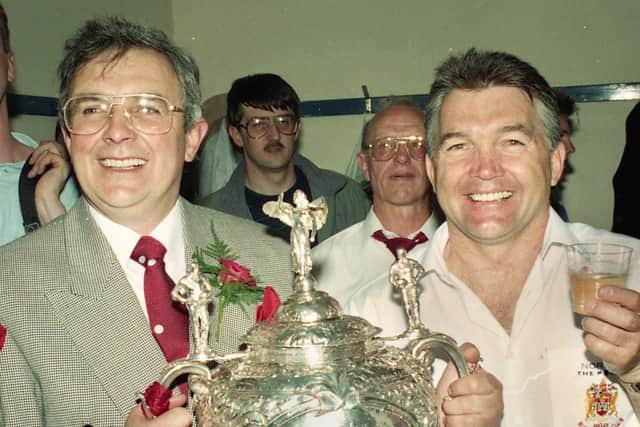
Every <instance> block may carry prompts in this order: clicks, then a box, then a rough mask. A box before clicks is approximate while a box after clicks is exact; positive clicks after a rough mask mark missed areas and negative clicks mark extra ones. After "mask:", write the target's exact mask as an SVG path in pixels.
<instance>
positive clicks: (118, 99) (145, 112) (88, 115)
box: [62, 93, 184, 135]
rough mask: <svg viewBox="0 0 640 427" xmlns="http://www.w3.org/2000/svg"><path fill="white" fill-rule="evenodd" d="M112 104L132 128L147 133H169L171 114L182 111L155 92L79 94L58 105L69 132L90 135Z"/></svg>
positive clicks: (107, 115)
mask: <svg viewBox="0 0 640 427" xmlns="http://www.w3.org/2000/svg"><path fill="white" fill-rule="evenodd" d="M114 105H121V106H122V108H123V110H124V115H125V116H126V117H127V119H128V120H129V123H131V126H133V128H134V129H136V130H138V131H140V132H142V133H146V134H149V135H160V134H163V133H167V132H169V129H171V125H172V123H173V114H171V113H174V112H175V113H184V109H182V108H179V107H176V106H175V105H171V104H169V101H168V100H167V99H165V98H163V97H161V96H157V95H150V94H145V93H141V94H133V95H79V96H73V97H71V98H69V99H68V100H67V102H65V103H64V105H63V106H62V117H63V119H64V124H65V125H66V126H67V129H69V132H71V133H72V134H76V135H91V134H94V133H96V132H98V131H99V130H100V129H102V128H103V127H104V125H105V124H106V123H107V121H109V119H110V118H111V116H112V115H113V112H112V109H113V106H114Z"/></svg>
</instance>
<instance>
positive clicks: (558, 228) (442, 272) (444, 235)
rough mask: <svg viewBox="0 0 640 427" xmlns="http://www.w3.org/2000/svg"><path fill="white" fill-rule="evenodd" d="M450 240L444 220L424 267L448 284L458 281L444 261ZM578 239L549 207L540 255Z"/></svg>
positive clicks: (427, 254) (426, 256)
mask: <svg viewBox="0 0 640 427" xmlns="http://www.w3.org/2000/svg"><path fill="white" fill-rule="evenodd" d="M448 241H449V228H448V226H447V222H446V221H445V222H443V223H442V224H441V225H440V227H438V229H437V230H436V232H435V234H434V235H433V238H432V239H431V241H430V245H429V248H428V249H427V252H426V254H425V259H424V264H423V266H424V268H425V270H426V272H427V273H428V274H429V273H432V272H434V273H437V274H438V275H439V276H440V278H441V279H442V281H443V282H445V283H448V284H454V283H456V279H455V278H454V276H453V275H452V274H451V273H450V272H449V270H448V269H447V264H446V263H445V261H444V256H443V254H444V248H445V246H446V244H447V242H448ZM577 242H578V239H577V238H576V236H575V235H574V234H573V233H572V232H571V231H570V230H569V227H568V224H567V223H566V222H564V221H563V220H562V218H560V216H558V214H557V213H556V212H555V211H554V210H553V209H552V208H549V220H548V221H547V228H546V229H545V233H544V240H543V242H542V248H541V251H540V257H541V258H542V259H543V260H544V258H545V257H546V256H547V254H548V253H549V249H551V248H552V247H555V246H566V245H571V244H573V243H577Z"/></svg>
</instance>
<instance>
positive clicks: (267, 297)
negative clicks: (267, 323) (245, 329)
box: [256, 286, 280, 323]
mask: <svg viewBox="0 0 640 427" xmlns="http://www.w3.org/2000/svg"><path fill="white" fill-rule="evenodd" d="M278 307H280V297H279V296H278V293H277V292H276V291H275V289H273V288H272V287H271V286H267V287H265V288H264V294H263V295H262V304H259V305H258V307H256V323H260V322H262V321H263V320H269V319H271V318H273V316H274V315H275V314H276V311H277V310H278Z"/></svg>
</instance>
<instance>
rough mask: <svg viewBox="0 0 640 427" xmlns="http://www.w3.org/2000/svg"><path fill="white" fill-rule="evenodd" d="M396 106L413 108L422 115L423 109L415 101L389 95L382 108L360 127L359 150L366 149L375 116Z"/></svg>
mask: <svg viewBox="0 0 640 427" xmlns="http://www.w3.org/2000/svg"><path fill="white" fill-rule="evenodd" d="M396 107H406V108H409V109H412V110H415V111H416V113H420V114H422V115H423V116H424V110H423V109H422V108H421V107H420V106H418V105H417V104H416V103H414V102H412V101H411V100H409V99H407V98H404V97H391V98H390V99H389V100H388V101H387V103H386V104H384V105H383V106H382V109H381V110H380V111H378V112H377V113H376V114H375V116H373V117H372V118H370V119H369V120H367V122H366V123H365V124H364V127H363V128H362V136H361V141H360V150H361V151H363V152H364V151H367V144H368V143H369V142H368V140H369V132H370V131H371V127H372V126H373V124H374V123H375V121H376V118H377V117H378V116H380V115H381V114H383V113H386V112H387V111H388V110H390V109H392V108H396Z"/></svg>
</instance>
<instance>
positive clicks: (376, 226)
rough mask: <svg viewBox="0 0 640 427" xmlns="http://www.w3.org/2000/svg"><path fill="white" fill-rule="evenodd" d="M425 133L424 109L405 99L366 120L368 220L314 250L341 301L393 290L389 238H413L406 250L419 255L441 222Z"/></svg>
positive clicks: (318, 272) (324, 281)
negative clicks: (371, 289) (368, 291)
mask: <svg viewBox="0 0 640 427" xmlns="http://www.w3.org/2000/svg"><path fill="white" fill-rule="evenodd" d="M424 137H425V130H424V113H423V112H422V110H421V109H420V108H419V107H417V106H416V105H414V104H411V103H409V102H408V101H404V100H396V101H394V102H392V103H391V104H390V105H389V106H387V107H386V108H385V109H383V110H382V111H380V112H378V113H377V114H376V115H375V116H374V117H373V118H372V119H371V120H369V121H368V122H367V123H366V124H365V127H364V129H363V131H362V144H361V152H360V153H359V154H358V158H357V160H358V166H359V167H360V170H361V171H362V174H363V176H364V178H365V179H366V180H367V181H368V182H369V183H370V185H371V190H372V194H373V206H372V207H371V209H370V210H369V213H368V214H367V216H366V218H365V219H364V220H363V221H361V222H359V223H357V224H354V225H352V226H351V227H349V228H347V229H345V230H343V231H341V232H340V233H338V234H336V235H335V236H333V237H331V238H330V239H329V240H327V241H325V242H323V243H322V244H320V245H319V246H317V247H316V248H314V250H313V251H312V256H313V269H314V275H315V276H316V278H317V279H318V285H319V287H320V288H321V289H323V290H325V291H327V292H329V293H330V294H331V295H332V296H333V297H334V298H337V299H338V301H339V302H340V303H341V304H345V303H347V301H348V300H349V299H350V298H351V297H352V296H353V295H354V294H356V293H358V292H359V291H360V290H361V289H364V288H367V287H368V286H373V285H374V284H376V283H377V284H381V285H382V286H383V287H384V288H385V289H388V291H389V293H390V292H391V286H390V285H389V283H388V281H389V266H390V265H391V263H392V262H393V261H394V260H395V253H394V251H392V250H391V249H390V248H389V244H388V243H387V241H388V240H389V239H393V238H397V237H400V238H407V239H409V240H411V241H413V242H414V243H407V244H409V245H410V246H411V247H410V248H409V247H405V249H410V251H409V253H408V254H409V256H410V257H412V258H416V257H418V258H419V257H420V255H421V254H423V253H424V250H425V247H426V241H427V239H428V238H429V237H431V236H432V235H433V233H434V232H435V230H436V228H437V227H438V225H439V220H438V219H437V217H436V215H435V214H433V200H432V194H431V183H430V182H429V179H428V178H427V172H426V169H425V163H424V158H425V154H426V147H425V144H424ZM397 242H399V241H397ZM392 247H394V248H395V246H392ZM401 320H402V319H401Z"/></svg>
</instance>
